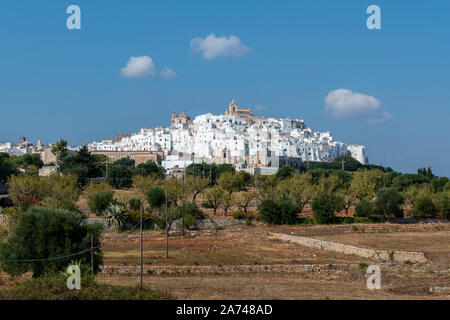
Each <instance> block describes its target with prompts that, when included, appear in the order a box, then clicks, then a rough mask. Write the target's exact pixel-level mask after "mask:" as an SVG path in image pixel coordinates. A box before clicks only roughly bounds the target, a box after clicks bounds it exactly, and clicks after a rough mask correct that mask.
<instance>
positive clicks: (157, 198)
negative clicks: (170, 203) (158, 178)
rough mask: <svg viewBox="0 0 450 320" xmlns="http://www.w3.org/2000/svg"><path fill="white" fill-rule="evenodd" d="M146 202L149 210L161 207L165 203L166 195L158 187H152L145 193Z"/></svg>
mask: <svg viewBox="0 0 450 320" xmlns="http://www.w3.org/2000/svg"><path fill="white" fill-rule="evenodd" d="M147 201H148V203H149V204H150V207H151V208H160V207H162V206H163V205H164V203H165V201H166V195H165V193H164V190H163V188H161V187H160V186H157V187H153V188H152V189H151V190H150V191H149V192H147Z"/></svg>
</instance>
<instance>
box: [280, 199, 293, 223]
mask: <svg viewBox="0 0 450 320" xmlns="http://www.w3.org/2000/svg"><path fill="white" fill-rule="evenodd" d="M277 205H278V207H279V208H280V212H281V217H280V219H281V221H280V223H281V224H295V223H296V222H297V208H296V206H295V204H294V203H293V202H292V201H291V200H290V199H281V200H279V201H278V202H277Z"/></svg>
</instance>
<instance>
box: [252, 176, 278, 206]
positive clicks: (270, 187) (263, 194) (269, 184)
mask: <svg viewBox="0 0 450 320" xmlns="http://www.w3.org/2000/svg"><path fill="white" fill-rule="evenodd" d="M255 184H256V190H257V191H258V198H259V199H260V200H261V201H264V200H273V201H275V200H276V198H277V190H276V186H277V177H276V176H275V175H257V176H256V179H255Z"/></svg>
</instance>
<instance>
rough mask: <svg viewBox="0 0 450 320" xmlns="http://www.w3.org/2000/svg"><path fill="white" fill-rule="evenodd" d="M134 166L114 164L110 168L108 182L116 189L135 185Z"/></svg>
mask: <svg viewBox="0 0 450 320" xmlns="http://www.w3.org/2000/svg"><path fill="white" fill-rule="evenodd" d="M133 176H134V168H131V167H129V166H124V165H113V166H111V167H110V168H109V169H108V179H107V180H108V182H109V184H110V185H112V186H113V187H114V188H116V189H123V188H131V187H132V186H133Z"/></svg>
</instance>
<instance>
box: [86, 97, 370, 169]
mask: <svg viewBox="0 0 450 320" xmlns="http://www.w3.org/2000/svg"><path fill="white" fill-rule="evenodd" d="M88 148H89V150H90V151H163V152H164V156H165V159H164V161H163V165H164V166H165V167H166V169H170V168H174V167H179V168H181V167H184V166H185V165H188V164H189V163H191V162H192V161H195V162H200V161H204V162H207V163H212V162H214V163H217V164H220V163H231V164H233V165H235V166H236V168H238V169H242V168H247V169H251V168H270V167H275V168H276V167H278V166H282V165H283V164H288V165H292V166H293V167H294V168H297V167H298V168H297V169H299V168H300V167H299V166H300V164H301V162H302V161H330V160H332V159H333V158H335V157H338V156H346V155H350V156H352V157H353V158H355V159H357V160H358V161H359V162H361V163H363V164H367V163H368V159H367V156H366V155H365V147H364V146H362V145H353V144H352V145H346V144H345V143H343V142H339V141H335V140H334V139H333V137H332V135H331V133H330V132H318V131H314V130H312V129H310V128H307V127H306V126H305V124H304V121H303V120H302V119H290V118H286V119H275V118H263V117H257V116H254V115H253V114H252V113H251V111H250V109H238V107H237V103H236V101H234V100H233V101H232V102H231V103H230V105H229V107H228V108H227V110H226V112H225V114H223V115H213V114H211V113H207V114H202V115H199V116H197V117H195V119H194V120H193V121H191V120H190V118H189V117H188V116H187V114H186V113H185V112H182V113H180V114H179V115H177V114H176V113H172V121H171V126H169V127H157V128H154V129H146V128H144V129H141V130H140V131H139V132H138V133H136V134H132V135H130V136H127V137H124V138H122V139H121V140H119V141H117V142H113V141H112V140H103V141H101V142H92V143H90V144H88ZM187 161H189V162H187Z"/></svg>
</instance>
